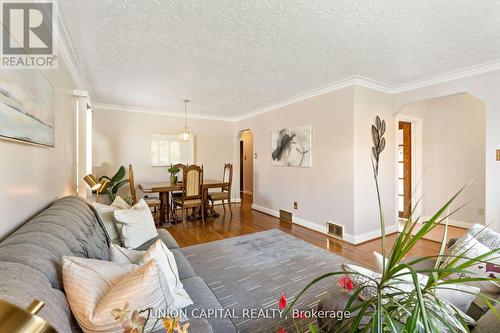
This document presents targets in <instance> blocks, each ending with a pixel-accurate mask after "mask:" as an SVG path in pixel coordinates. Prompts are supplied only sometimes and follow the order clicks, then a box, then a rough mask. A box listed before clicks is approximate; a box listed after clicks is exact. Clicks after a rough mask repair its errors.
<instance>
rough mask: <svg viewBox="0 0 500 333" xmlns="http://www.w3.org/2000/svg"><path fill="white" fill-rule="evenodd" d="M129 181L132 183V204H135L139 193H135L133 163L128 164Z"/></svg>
mask: <svg viewBox="0 0 500 333" xmlns="http://www.w3.org/2000/svg"><path fill="white" fill-rule="evenodd" d="M128 182H129V185H130V196H131V200H132V205H135V204H136V203H137V194H136V193H135V182H134V170H133V169H132V164H129V165H128Z"/></svg>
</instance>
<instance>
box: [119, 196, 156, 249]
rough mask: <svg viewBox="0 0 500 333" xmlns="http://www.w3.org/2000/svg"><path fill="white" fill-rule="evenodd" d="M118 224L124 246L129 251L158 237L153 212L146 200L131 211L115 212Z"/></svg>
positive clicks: (141, 201) (140, 201)
mask: <svg viewBox="0 0 500 333" xmlns="http://www.w3.org/2000/svg"><path fill="white" fill-rule="evenodd" d="M114 216H115V220H116V223H118V225H121V236H122V242H123V245H124V246H125V247H127V248H129V249H134V248H136V247H139V246H141V245H142V244H144V243H145V242H147V241H148V240H151V239H153V238H155V237H157V236H158V232H157V231H156V227H155V222H154V219H153V215H152V214H151V210H150V209H149V206H148V204H147V203H146V201H144V199H141V200H139V202H137V203H136V204H135V205H134V206H132V207H131V208H130V209H117V210H115V211H114Z"/></svg>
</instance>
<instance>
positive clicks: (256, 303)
mask: <svg viewBox="0 0 500 333" xmlns="http://www.w3.org/2000/svg"><path fill="white" fill-rule="evenodd" d="M182 252H184V254H185V255H186V257H187V258H188V259H189V261H190V262H191V264H192V266H193V268H194V269H195V271H196V273H197V274H198V275H199V276H200V277H202V278H203V279H204V280H205V282H206V283H207V284H208V286H209V287H210V288H211V289H212V291H213V293H214V294H215V295H216V296H217V298H218V299H219V301H220V303H221V304H222V306H223V307H224V308H225V309H231V311H234V313H236V314H238V315H237V316H238V317H240V318H233V319H232V321H233V323H234V324H235V325H236V327H237V328H238V330H239V331H240V332H276V331H277V329H278V328H279V327H280V326H282V325H284V326H285V327H286V326H290V325H300V326H302V327H304V332H306V331H307V325H308V324H309V322H311V321H315V320H316V319H297V320H294V323H292V321H291V320H288V321H286V322H285V321H283V320H282V319H280V318H279V317H277V318H266V317H267V316H268V315H269V311H268V312H267V314H264V315H263V318H257V319H249V318H243V317H242V316H241V314H242V313H243V311H248V309H257V310H259V309H263V310H266V309H267V310H272V309H278V301H279V298H280V292H284V293H285V294H286V295H287V299H288V302H289V304H290V302H291V301H292V300H293V299H294V298H295V296H297V294H298V293H299V292H301V291H302V289H303V288H304V287H305V286H306V285H307V284H308V283H310V282H311V281H312V280H313V279H314V278H317V277H319V276H321V275H322V274H325V273H328V272H333V271H340V270H341V264H342V263H347V262H349V261H348V260H347V259H345V258H343V257H341V256H338V255H336V254H334V253H331V252H329V251H327V250H324V249H322V248H319V247H317V246H314V245H312V244H310V243H307V242H305V241H303V240H301V239H299V238H296V237H294V236H291V235H289V234H287V233H285V232H282V231H280V230H277V229H272V230H268V231H263V232H258V233H254V234H250V235H245V236H239V237H233V238H228V239H224V240H220V241H215V242H210V243H205V244H199V245H194V246H190V247H186V248H182ZM338 278H339V277H329V278H326V279H324V280H323V281H321V282H320V283H318V284H316V285H315V286H314V287H312V288H311V289H309V290H308V291H307V292H306V293H305V294H304V295H302V296H301V297H300V298H299V301H298V303H297V308H299V309H302V310H305V309H316V308H317V305H318V301H319V299H320V298H321V297H322V296H324V295H325V294H326V293H327V292H328V291H329V290H332V289H334V288H339V287H338V283H337V281H338ZM244 309H247V310H244ZM261 314H262V313H261ZM254 317H255V316H254ZM289 332H290V331H289Z"/></svg>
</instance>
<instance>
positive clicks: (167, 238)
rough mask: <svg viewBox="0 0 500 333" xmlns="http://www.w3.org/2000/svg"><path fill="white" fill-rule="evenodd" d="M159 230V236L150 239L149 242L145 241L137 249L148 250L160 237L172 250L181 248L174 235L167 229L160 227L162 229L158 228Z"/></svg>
mask: <svg viewBox="0 0 500 333" xmlns="http://www.w3.org/2000/svg"><path fill="white" fill-rule="evenodd" d="M157 231H158V236H156V237H155V238H153V239H150V240H148V241H147V242H145V243H144V244H142V245H141V246H139V247H137V248H136V250H140V251H142V250H147V249H148V248H149V247H150V246H151V245H153V244H154V242H156V241H157V240H158V239H161V240H162V241H163V243H165V245H166V246H167V247H168V248H169V249H170V250H172V249H178V248H179V244H177V242H176V241H175V239H174V237H172V235H171V234H170V233H169V232H168V231H167V230H165V229H162V228H160V229H157Z"/></svg>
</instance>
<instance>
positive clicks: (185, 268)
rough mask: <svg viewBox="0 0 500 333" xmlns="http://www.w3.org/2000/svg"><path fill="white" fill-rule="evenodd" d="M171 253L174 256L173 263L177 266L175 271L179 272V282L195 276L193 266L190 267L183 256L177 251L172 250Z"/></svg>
mask: <svg viewBox="0 0 500 333" xmlns="http://www.w3.org/2000/svg"><path fill="white" fill-rule="evenodd" d="M171 251H172V253H173V254H174V258H175V263H176V264H177V270H178V271H179V278H180V279H181V281H182V280H184V279H187V278H190V277H193V276H196V273H195V272H194V269H193V266H191V264H190V263H189V261H188V260H187V259H186V257H185V256H184V254H183V253H182V252H181V251H180V250H179V249H173V250H171Z"/></svg>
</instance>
